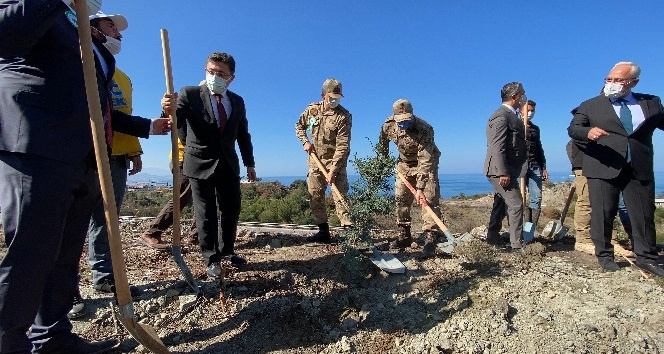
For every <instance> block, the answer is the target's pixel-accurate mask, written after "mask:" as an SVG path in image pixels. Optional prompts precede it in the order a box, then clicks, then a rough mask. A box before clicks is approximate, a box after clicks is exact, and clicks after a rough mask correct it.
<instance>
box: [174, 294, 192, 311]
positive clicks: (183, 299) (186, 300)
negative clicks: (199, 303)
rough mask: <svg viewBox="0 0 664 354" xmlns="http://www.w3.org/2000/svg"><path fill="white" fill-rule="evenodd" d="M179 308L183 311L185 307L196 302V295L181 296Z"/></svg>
mask: <svg viewBox="0 0 664 354" xmlns="http://www.w3.org/2000/svg"><path fill="white" fill-rule="evenodd" d="M179 301H180V304H179V307H178V308H179V310H180V312H181V313H182V312H183V311H184V310H185V309H188V308H189V307H190V306H192V305H193V304H195V303H196V295H183V296H180V297H179Z"/></svg>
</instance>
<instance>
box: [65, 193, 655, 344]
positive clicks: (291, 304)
mask: <svg viewBox="0 0 664 354" xmlns="http://www.w3.org/2000/svg"><path fill="white" fill-rule="evenodd" d="M557 186H558V185H557ZM568 187H569V185H567V186H564V185H563V186H560V187H556V186H554V187H553V188H551V189H553V190H549V191H545V208H551V210H560V209H561V208H562V207H561V206H562V202H563V201H564V195H565V193H566V191H567V188H568ZM556 188H557V190H556ZM561 199H562V201H561ZM490 201H491V198H490V196H487V197H484V198H481V199H478V200H474V201H443V210H444V214H445V222H446V223H447V224H448V226H449V227H450V229H451V230H452V231H453V232H455V233H460V232H466V231H470V229H471V228H473V227H475V226H480V225H484V224H486V221H487V219H488V211H489V209H490ZM551 213H552V214H555V213H554V212H551ZM416 219H417V217H416V218H415V220H416ZM546 221H548V220H547V219H546V218H543V220H542V221H541V222H540V225H541V226H543V225H544V224H545V223H546ZM570 221H571V220H570ZM541 226H540V229H541ZM146 227H147V224H146V223H145V222H134V223H123V224H122V236H123V244H124V253H125V257H126V264H127V269H128V276H129V279H130V281H131V282H132V283H133V284H136V285H138V286H139V288H140V289H141V290H142V294H141V295H140V296H138V297H137V298H135V299H134V306H135V312H136V315H137V317H138V319H139V320H140V321H141V322H143V323H146V324H150V325H152V326H153V327H154V328H155V329H156V330H157V332H158V334H159V336H160V337H161V339H162V340H163V342H164V343H165V344H166V345H167V346H168V347H169V349H170V350H171V351H172V352H174V353H227V352H237V353H265V352H270V353H344V352H349V353H350V352H357V353H517V352H519V353H563V352H565V353H659V352H662V351H664V288H663V287H662V284H663V282H662V281H660V280H644V279H643V277H642V276H641V275H640V273H639V272H638V271H637V270H635V269H634V268H630V267H629V265H628V264H627V263H626V262H621V263H620V265H621V266H622V269H621V270H620V271H618V272H616V273H602V272H600V271H599V269H598V267H597V265H596V261H595V259H594V257H593V256H591V255H588V254H585V253H580V252H577V251H574V250H573V242H574V240H573V238H571V237H568V238H565V239H563V240H562V241H561V242H558V243H555V244H552V243H544V242H537V243H534V244H532V245H530V246H529V248H528V252H527V253H526V254H525V255H515V254H508V253H505V252H504V251H503V250H501V249H497V248H494V247H491V246H487V245H486V244H485V243H484V242H482V241H471V242H470V243H467V244H464V245H463V247H461V248H460V249H458V252H457V253H456V254H455V255H454V256H450V255H445V254H443V253H438V254H437V256H436V257H434V258H429V259H421V257H420V251H421V246H418V247H411V248H407V249H405V250H403V251H402V252H396V251H394V252H395V256H397V257H398V258H399V259H400V260H401V261H402V262H403V263H404V264H405V265H406V267H407V271H406V273H405V274H401V275H395V274H392V275H389V274H387V273H384V272H382V271H380V270H378V269H377V268H376V267H374V266H373V265H372V264H371V263H370V262H369V261H368V260H367V258H365V257H362V258H360V262H359V263H358V264H357V265H356V266H354V267H350V268H349V266H348V265H347V263H345V262H344V261H343V260H342V251H341V248H340V245H339V244H332V245H316V246H313V245H308V244H305V243H303V242H302V239H303V237H302V236H295V235H289V234H275V233H270V234H268V233H260V232H253V231H247V230H245V231H241V232H240V234H239V235H238V240H237V251H238V253H240V254H242V255H243V256H246V258H247V259H248V261H249V263H248V264H247V265H245V266H242V267H231V266H230V264H224V267H225V269H226V276H225V281H224V284H223V287H224V289H225V296H226V299H227V306H226V309H225V311H224V309H222V307H221V305H220V301H219V293H220V289H221V287H220V284H219V283H218V282H213V281H209V280H208V279H207V278H206V276H205V267H204V264H203V261H202V257H201V256H200V252H199V251H198V249H197V248H196V247H195V246H189V245H185V246H184V249H183V253H184V258H185V260H186V263H187V264H188V265H189V268H190V269H191V271H192V273H193V274H194V276H195V277H196V278H197V280H198V282H199V284H200V285H201V286H202V288H203V290H204V293H205V298H204V299H201V300H199V302H198V303H197V305H196V306H194V307H193V309H190V310H189V311H185V310H183V309H182V307H183V304H185V303H187V302H188V301H191V300H193V296H192V295H191V294H192V291H191V289H189V288H188V286H187V284H186V283H185V282H184V281H183V280H182V275H181V273H180V271H179V269H178V267H177V265H176V264H175V262H174V261H173V260H172V259H171V258H170V255H169V254H164V253H159V252H156V251H152V250H148V249H146V248H145V247H143V246H141V245H139V244H137V243H136V242H135V239H134V236H135V235H136V234H137V233H139V232H141V231H143V230H144V229H145V228H146ZM394 236H395V233H394V232H392V231H383V232H380V233H378V234H376V235H375V240H376V241H377V242H379V243H384V242H387V240H389V239H391V238H393V237H394ZM167 240H168V239H167ZM420 244H421V243H420ZM86 259H87V256H86V255H84V256H83V258H82V260H81V269H82V277H81V290H82V292H83V294H84V297H86V298H88V301H87V304H88V307H89V309H90V313H89V315H88V316H87V317H85V318H84V319H83V320H81V321H76V322H74V323H75V331H76V332H77V333H80V334H81V335H82V336H84V337H86V338H89V339H102V338H108V337H116V338H120V339H122V340H123V344H122V348H121V352H126V353H142V352H146V351H145V349H144V348H143V347H142V346H139V345H138V343H136V342H135V341H134V340H133V339H132V338H131V337H130V336H129V335H128V334H127V332H126V331H125V330H124V329H123V328H122V327H121V326H120V325H119V324H117V323H116V321H114V320H113V317H112V315H111V311H110V309H109V302H110V301H111V300H112V298H111V297H110V296H107V295H105V294H98V293H95V292H94V291H92V287H91V285H90V272H89V267H88V266H87V261H86Z"/></svg>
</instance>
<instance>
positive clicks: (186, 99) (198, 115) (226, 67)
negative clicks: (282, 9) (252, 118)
mask: <svg viewBox="0 0 664 354" xmlns="http://www.w3.org/2000/svg"><path fill="white" fill-rule="evenodd" d="M205 78H206V79H205V84H204V85H200V86H185V87H183V88H182V90H180V95H179V97H178V98H177V109H176V116H177V125H178V134H179V137H180V140H181V141H182V142H184V165H183V171H182V174H184V175H185V176H187V177H188V178H189V183H190V184H191V191H192V195H193V201H194V215H195V220H196V228H197V229H198V239H199V244H200V247H201V251H202V253H203V258H205V261H206V263H207V266H208V269H207V275H208V276H209V277H210V278H219V277H220V275H221V263H220V262H221V260H222V258H223V257H229V258H230V261H231V263H233V264H244V263H246V260H245V259H244V258H242V257H240V256H239V255H236V254H235V249H234V245H235V236H236V233H237V222H238V219H239V217H240V203H241V200H240V162H239V159H238V156H237V153H236V152H235V142H236V141H237V144H238V146H239V148H240V154H241V155H242V162H243V163H244V165H245V166H246V167H247V176H248V178H249V181H255V180H256V170H255V168H254V166H255V163H254V152H253V145H252V143H251V135H250V134H249V124H248V121H247V112H246V109H245V106H244V100H243V99H242V97H240V96H239V95H237V94H235V93H234V92H231V91H229V90H228V86H229V85H230V84H231V82H233V79H234V78H235V59H233V57H232V56H231V55H229V54H227V53H219V52H215V53H212V54H210V56H208V58H207V61H206V63H205ZM175 96H176V95H173V96H171V95H168V94H166V95H165V96H164V99H163V100H162V108H163V110H164V112H165V113H164V114H166V112H170V110H171V107H172V106H173V105H174V98H175ZM217 206H218V208H219V211H220V212H221V218H220V224H221V228H219V227H218V226H217ZM219 229H221V235H219Z"/></svg>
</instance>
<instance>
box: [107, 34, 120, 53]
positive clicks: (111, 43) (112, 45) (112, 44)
mask: <svg viewBox="0 0 664 354" xmlns="http://www.w3.org/2000/svg"><path fill="white" fill-rule="evenodd" d="M104 47H106V49H108V51H109V52H111V54H113V55H118V54H119V53H120V50H121V49H122V41H121V40H119V39H116V38H113V37H111V36H106V42H105V43H104Z"/></svg>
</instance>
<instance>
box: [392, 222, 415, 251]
mask: <svg viewBox="0 0 664 354" xmlns="http://www.w3.org/2000/svg"><path fill="white" fill-rule="evenodd" d="M399 228H400V230H399V235H398V236H397V239H396V240H395V241H392V242H391V243H390V246H391V247H393V248H406V247H408V246H410V244H411V243H413V237H412V236H411V234H410V225H399Z"/></svg>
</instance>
